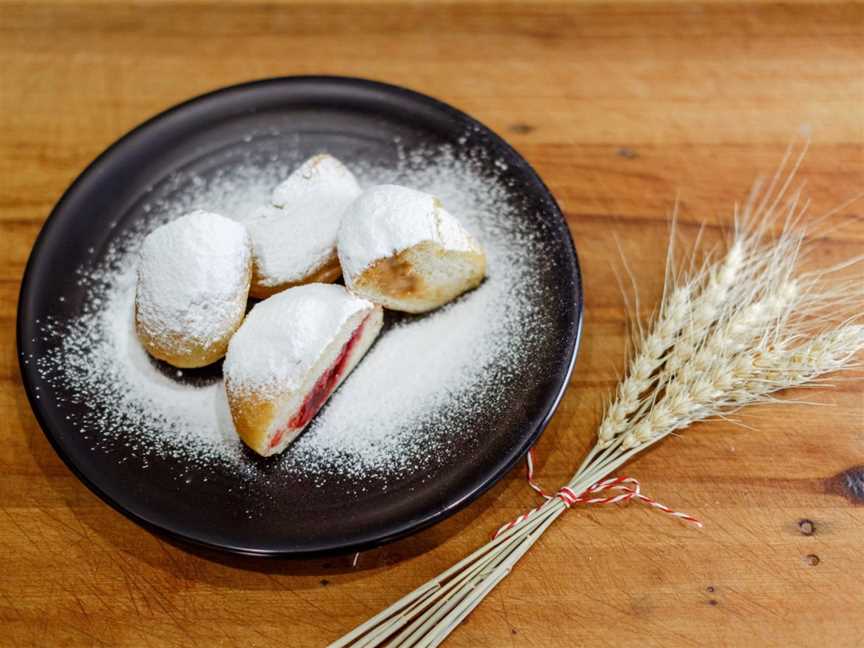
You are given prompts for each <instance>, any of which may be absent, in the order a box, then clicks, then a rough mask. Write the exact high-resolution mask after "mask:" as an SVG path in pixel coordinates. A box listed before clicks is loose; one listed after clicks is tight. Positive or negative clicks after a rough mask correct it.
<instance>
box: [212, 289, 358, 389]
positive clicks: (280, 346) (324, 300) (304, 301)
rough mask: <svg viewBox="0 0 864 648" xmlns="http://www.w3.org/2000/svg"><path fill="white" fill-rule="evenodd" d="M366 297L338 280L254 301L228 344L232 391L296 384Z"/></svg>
mask: <svg viewBox="0 0 864 648" xmlns="http://www.w3.org/2000/svg"><path fill="white" fill-rule="evenodd" d="M372 308H373V305H372V303H371V302H368V301H366V300H365V299H361V298H359V297H355V296H354V295H352V294H350V293H349V292H348V291H346V290H345V288H344V287H342V286H337V285H334V284H308V285H305V286H298V287H297V288H291V289H289V290H286V291H284V292H281V293H279V294H277V295H274V296H273V297H270V298H268V299H266V300H264V301H263V302H260V303H258V304H257V305H256V306H255V307H254V308H253V309H252V311H251V312H250V313H249V314H248V315H247V316H246V320H245V321H244V322H243V325H242V326H241V327H240V329H239V330H238V331H237V333H236V334H235V335H234V337H233V338H231V343H230V345H229V347H228V355H227V356H226V358H225V364H224V367H223V369H224V373H225V377H226V379H228V380H230V381H231V386H232V389H233V390H234V392H236V393H246V394H258V395H260V396H264V397H266V396H267V395H268V394H269V393H271V392H273V391H276V390H278V391H282V392H284V391H293V390H296V389H298V388H299V387H300V385H301V384H302V383H303V380H304V379H305V378H306V377H307V374H308V373H309V371H310V370H311V369H312V367H313V366H314V365H315V363H316V362H317V360H318V358H319V356H320V355H321V353H322V352H323V351H324V349H326V348H327V346H328V345H329V344H330V343H331V342H332V341H333V339H334V338H335V336H336V335H337V334H338V333H339V331H340V330H341V329H342V327H343V326H344V325H345V323H346V322H347V321H348V320H350V319H351V318H352V317H353V316H354V315H356V314H357V313H360V312H362V311H370V310H371V309H372Z"/></svg>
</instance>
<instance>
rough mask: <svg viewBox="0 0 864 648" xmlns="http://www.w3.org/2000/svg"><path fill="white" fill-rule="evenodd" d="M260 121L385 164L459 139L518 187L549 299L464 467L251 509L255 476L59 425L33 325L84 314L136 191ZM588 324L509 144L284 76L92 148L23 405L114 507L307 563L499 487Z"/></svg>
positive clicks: (463, 121)
mask: <svg viewBox="0 0 864 648" xmlns="http://www.w3.org/2000/svg"><path fill="white" fill-rule="evenodd" d="M267 128H274V129H279V132H281V133H286V132H289V133H290V132H293V133H295V134H299V135H301V136H302V137H303V139H304V141H307V142H308V141H312V142H315V141H316V140H317V139H320V140H321V142H322V143H323V144H324V145H325V146H326V147H327V148H328V149H329V150H334V149H335V151H336V153H337V155H339V153H340V152H341V153H344V154H346V155H348V156H349V157H350V156H351V155H352V153H353V154H354V155H356V154H358V152H359V154H361V155H363V156H365V157H367V158H371V159H377V160H380V161H387V160H389V159H391V158H392V157H393V155H394V150H395V149H394V140H398V141H400V142H401V143H402V145H403V146H405V147H408V148H410V147H412V146H419V145H430V146H440V145H442V144H452V145H453V146H454V148H456V149H457V150H458V149H459V148H460V147H462V148H464V147H466V146H471V147H474V148H479V149H482V150H485V151H487V152H488V153H489V154H490V155H489V156H488V160H489V162H488V163H489V164H490V165H492V164H493V160H494V161H496V162H495V163H496V164H497V173H498V174H499V176H502V175H503V178H504V180H506V181H507V183H508V186H510V187H513V188H514V191H515V192H516V194H518V199H519V204H520V208H519V210H518V212H517V213H518V218H520V219H527V221H528V224H529V226H530V227H531V228H532V231H536V235H537V236H539V237H541V238H543V239H545V248H544V249H545V250H546V253H547V254H548V255H549V257H550V259H549V261H550V262H549V263H546V264H544V267H545V268H547V269H546V270H545V271H544V274H543V276H541V277H540V281H541V283H543V284H544V286H545V288H546V289H547V290H548V291H551V294H552V296H553V298H551V299H548V300H546V302H544V303H545V307H544V309H543V314H542V316H543V317H544V318H546V319H547V320H548V321H547V322H546V327H545V329H544V330H545V331H546V333H545V334H544V335H545V338H544V339H543V340H542V344H541V345H540V346H539V347H538V348H539V349H541V350H540V351H538V354H537V356H536V357H535V358H534V359H533V362H532V363H530V364H532V365H533V368H532V369H531V371H530V375H529V373H528V370H527V369H526V374H525V379H524V380H521V381H516V382H517V384H518V386H517V387H516V388H514V389H513V390H512V392H511V393H508V394H507V399H508V402H509V403H512V407H507V408H506V409H507V411H506V412H500V411H499V412H488V414H487V415H485V416H484V417H480V418H478V419H477V420H476V421H474V422H473V423H474V424H475V425H476V426H478V429H479V430H480V432H481V433H480V434H478V435H477V436H476V437H474V439H473V441H472V442H471V443H466V444H465V446H464V447H458V448H457V450H458V451H459V452H457V453H456V454H457V456H459V460H458V461H449V462H446V463H444V464H442V465H440V466H438V467H437V468H435V469H434V470H431V471H430V472H427V473H426V474H424V475H403V476H402V477H400V478H399V479H398V480H395V481H394V480H391V481H390V482H389V483H388V484H387V485H386V488H381V489H377V490H376V489H374V488H371V489H367V491H366V492H361V493H359V494H358V491H359V490H360V489H352V488H347V487H346V484H345V483H344V480H342V481H339V480H336V481H334V482H332V483H328V484H325V485H324V486H323V487H321V488H316V487H315V486H314V485H311V484H304V483H302V481H296V480H295V481H294V482H286V483H284V484H280V485H279V486H278V488H279V489H281V491H280V492H277V493H275V495H276V496H277V499H278V500H279V501H280V502H281V505H280V506H278V507H273V508H272V510H268V511H266V512H265V514H264V515H254V516H249V515H248V510H249V509H250V507H251V506H254V505H255V504H257V503H260V499H261V489H259V488H256V485H255V484H252V485H251V486H250V487H245V488H242V489H238V488H232V477H231V474H230V473H226V472H218V471H217V472H215V473H214V474H211V475H209V479H207V480H203V479H200V478H198V477H200V475H195V474H194V471H196V470H200V468H195V467H192V468H189V467H188V466H183V465H182V461H183V460H182V459H178V458H168V457H162V458H158V459H153V458H151V459H150V460H149V465H145V464H142V462H141V461H138V460H128V459H129V457H126V456H124V449H123V446H122V445H117V446H115V447H113V448H112V449H110V450H109V451H94V450H93V449H92V441H91V440H87V439H86V438H85V437H84V436H82V434H81V433H80V432H79V431H76V430H75V429H74V428H73V426H71V425H70V424H69V421H68V420H67V414H68V413H69V408H68V405H67V406H66V408H65V409H64V407H63V405H62V402H63V401H64V400H68V399H67V398H66V397H67V396H68V394H63V393H58V392H57V391H55V390H54V389H55V388H52V387H51V385H49V384H47V383H46V382H45V381H44V380H42V379H41V378H40V375H39V372H38V371H37V370H36V368H35V366H34V364H35V363H33V362H26V359H28V358H34V357H39V356H40V355H41V354H42V353H44V352H45V351H46V347H47V346H48V345H50V344H51V342H49V341H46V340H44V339H43V338H42V337H41V336H40V334H39V321H40V320H41V321H42V322H44V321H45V320H46V318H48V317H49V316H51V317H54V318H58V319H60V320H61V321H62V320H63V319H64V318H71V317H74V316H75V315H76V314H77V313H78V312H79V311H80V309H81V307H82V300H83V296H84V289H83V288H82V287H80V286H79V285H78V284H77V282H76V275H75V271H76V269H77V268H79V267H81V266H82V265H85V264H87V263H90V262H92V261H93V259H92V252H93V250H96V254H97V255H98V254H99V251H101V250H104V249H105V248H106V245H107V244H108V243H110V241H111V240H112V238H113V237H116V236H118V235H119V233H120V232H122V231H123V230H124V228H127V227H130V226H131V225H132V223H131V222H130V221H134V219H135V218H136V214H137V213H138V211H136V209H137V207H136V206H140V202H141V198H142V195H143V194H144V193H145V192H147V191H148V190H149V189H150V188H152V186H154V185H158V184H159V183H160V181H163V180H165V179H166V178H168V177H169V176H170V175H171V174H172V173H174V172H175V171H177V170H178V169H183V168H184V167H185V166H186V165H189V164H192V163H193V162H195V163H198V162H200V160H202V159H206V158H207V157H208V156H210V155H212V156H217V155H218V154H219V152H220V151H224V150H225V149H226V147H231V146H236V145H242V142H247V141H248V138H245V134H246V133H248V132H250V131H261V130H262V129H267ZM255 145H256V143H255V141H253V142H251V143H250V144H249V146H255ZM502 161H503V162H504V163H505V164H504V165H502V164H501V162H502ZM505 168H506V170H505V171H503V172H502V171H501V169H505ZM61 297H63V299H61ZM581 324H582V289H581V280H580V272H579V265H578V261H577V258H576V252H575V249H574V247H573V242H572V240H571V237H570V233H569V230H568V229H567V226H566V223H565V220H564V218H563V215H562V214H561V211H560V209H559V207H558V205H557V204H556V203H555V200H554V198H553V197H552V195H551V194H550V192H549V190H548V189H547V188H546V186H545V185H544V184H543V182H542V181H541V180H540V178H539V177H538V176H537V174H536V173H535V172H534V170H533V169H532V168H531V167H530V166H529V164H528V163H527V162H526V161H525V160H524V159H523V158H522V157H521V156H520V155H519V154H518V153H517V152H516V151H514V150H513V149H512V148H511V147H510V146H509V145H508V144H507V143H506V142H504V141H503V140H502V139H501V138H500V137H498V136H497V135H495V134H494V133H493V132H492V131H490V130H489V129H488V128H486V127H485V126H483V125H481V124H479V123H478V122H477V121H475V120H474V119H472V118H471V117H469V116H468V115H466V114H464V113H462V112H460V111H458V110H456V109H454V108H452V107H450V106H448V105H446V104H444V103H441V102H440V101H437V100H435V99H432V98H430V97H427V96H424V95H421V94H418V93H415V92H411V91H409V90H405V89H403V88H399V87H396V86H391V85H386V84H382V83H375V82H370V81H365V80H360V79H350V78H336V77H293V78H279V79H268V80H262V81H256V82H252V83H247V84H243V85H238V86H233V87H229V88H225V89H222V90H218V91H216V92H212V93H210V94H206V95H203V96H201V97H197V98H195V99H192V100H190V101H188V102H186V103H183V104H181V105H179V106H177V107H175V108H172V109H170V110H168V111H166V112H164V113H162V114H160V115H158V116H157V117H154V118H153V119H151V120H150V121H148V122H146V123H144V124H143V125H141V126H139V127H138V128H136V129H135V130H133V131H132V132H130V133H129V134H127V135H126V136H124V137H123V138H121V139H120V140H119V141H118V142H116V143H115V144H114V145H112V146H111V147H110V148H108V149H107V150H106V151H105V152H104V153H103V154H102V155H100V156H99V157H98V158H97V159H96V160H95V161H94V162H93V163H92V164H91V165H90V166H89V167H88V168H87V169H86V170H85V171H84V173H82V174H81V176H80V177H79V178H78V179H77V180H76V181H75V182H74V183H73V184H72V186H71V187H70V188H69V189H68V190H67V191H66V193H65V194H64V196H63V197H62V199H61V200H60V202H59V203H58V204H57V206H56V207H55V209H54V211H53V212H52V214H51V216H50V217H49V219H48V220H47V222H46V223H45V226H44V227H43V229H42V231H41V233H40V234H39V237H38V239H37V241H36V243H35V245H34V247H33V251H32V253H31V255H30V259H29V261H28V263H27V269H26V271H25V274H24V279H23V282H22V286H21V294H20V299H19V304H18V351H19V358H20V367H21V373H22V376H23V380H24V385H25V387H26V390H27V394H28V397H29V399H30V404H31V406H32V408H33V411H34V413H35V414H36V417H37V419H38V420H39V423H40V425H41V426H42V429H43V430H44V432H45V435H46V436H47V437H48V440H49V441H50V442H51V444H52V445H53V446H54V448H55V450H56V451H57V453H58V454H59V455H60V457H61V458H62V459H63V461H65V462H66V464H67V465H68V466H69V468H70V469H71V470H72V471H73V472H74V473H75V474H76V475H77V476H78V477H79V478H80V479H81V481H83V482H84V483H85V484H86V485H87V486H88V487H89V488H90V489H91V490H93V492H95V493H96V494H97V495H99V496H100V497H101V498H102V499H103V500H105V501H106V502H107V503H108V504H110V505H111V506H113V507H114V508H116V509H117V510H118V511H120V512H121V513H123V514H125V515H127V516H128V517H129V518H131V519H132V520H134V521H136V522H138V523H140V524H142V525H143V526H145V527H147V528H150V529H155V530H158V531H161V532H164V533H167V534H169V535H171V536H173V537H176V538H181V539H183V540H187V541H191V542H193V543H196V544H199V545H204V546H207V547H213V548H218V549H223V550H227V551H231V552H237V553H244V554H254V555H268V556H310V555H313V554H323V553H333V552H340V553H341V552H349V551H351V552H353V551H359V550H362V549H366V548H369V547H372V546H375V545H379V544H382V543H385V542H389V541H392V540H395V539H397V538H400V537H402V536H405V535H408V534H410V533H413V532H416V531H418V530H419V529H422V528H424V527H427V526H429V525H431V524H434V523H435V522H438V521H440V520H442V519H444V518H446V517H447V516H449V515H452V514H453V513H455V512H456V511H457V510H459V509H460V508H462V507H464V506H466V505H467V504H469V503H470V502H472V501H473V500H474V499H476V498H477V497H478V496H479V495H480V494H482V493H483V492H484V491H485V490H487V489H488V488H489V487H490V486H492V484H494V483H495V482H496V481H497V480H498V479H499V478H500V477H501V476H502V475H504V474H505V473H506V472H507V471H508V470H509V469H510V468H512V467H513V466H514V464H515V463H516V462H517V461H518V460H519V459H520V458H521V457H523V456H524V454H525V453H526V452H527V450H528V449H529V448H530V447H531V445H532V444H533V443H534V442H535V441H536V439H537V438H538V436H539V435H540V433H541V432H542V431H543V428H544V427H545V425H546V424H547V422H548V421H549V418H550V417H551V415H552V413H553V411H554V410H555V407H556V406H557V405H558V402H559V400H560V399H561V396H562V394H563V392H564V390H565V389H566V387H567V383H568V379H569V376H570V373H571V371H572V368H573V363H574V361H575V357H576V349H577V346H578V341H579V335H580V331H581ZM518 370H519V368H517V371H518ZM454 443H455V444H459V443H460V441H459V440H458V439H456V440H454ZM252 460H253V459H250V461H252ZM184 471H185V474H186V475H188V474H189V471H192V472H193V474H192V475H191V479H188V480H185V481H184V482H183V483H179V480H178V479H177V475H178V474H180V473H184ZM262 479H263V478H262ZM187 481H188V482H191V483H186V482H187ZM259 486H260V487H261V488H266V487H267V486H266V485H265V484H263V483H262V484H260V485H259ZM349 492H350V494H349ZM272 494H273V493H271V495H272Z"/></svg>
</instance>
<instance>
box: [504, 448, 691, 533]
mask: <svg viewBox="0 0 864 648" xmlns="http://www.w3.org/2000/svg"><path fill="white" fill-rule="evenodd" d="M525 461H526V463H527V464H528V485H529V486H530V487H531V488H532V489H533V490H535V491H536V492H537V493H539V494H540V495H541V496H542V497H543V499H546V500H551V499H555V498H558V499H560V500H561V501H562V502H564V506H566V507H567V508H568V509H569V508H570V507H571V506H573V505H574V504H619V503H621V502H628V501H630V500H636V501H638V502H642V503H643V504H647V505H648V506H650V507H652V508H654V509H657V510H658V511H660V512H662V513H665V514H667V515H671V516H672V517H675V518H678V519H679V520H682V521H683V522H686V523H688V524H692V525H694V526H696V527H699V528H702V523H701V522H700V521H699V520H697V519H696V518H695V517H693V516H692V515H688V514H687V513H682V512H681V511H673V510H672V509H670V508H669V507H668V506H666V505H665V504H661V503H660V502H658V501H657V500H655V499H653V498H651V497H648V496H647V495H643V494H642V491H641V487H640V484H639V481H638V480H636V479H634V478H632V477H607V478H606V479H601V480H600V481H598V482H596V483H594V484H592V485H591V486H589V487H588V488H586V489H585V490H584V491H583V492H582V493H577V492H576V491H574V490H573V489H572V488H570V487H569V486H562V487H561V488H560V489H559V490H558V492H557V493H555V494H554V495H550V494H549V493H547V492H546V491H544V490H543V487H542V486H540V484H538V483H537V482H536V481H534V451H533V450H529V451H528V455H527V456H526V458H525ZM605 491H611V492H614V493H615V494H614V495H605V496H600V497H597V494H598V493H603V492H605ZM538 510H540V507H539V506H538V507H535V508H533V509H531V510H530V511H528V512H527V513H523V514H522V515H520V516H519V517H517V518H516V519H515V520H512V521H511V522H508V523H507V524H505V525H504V526H502V527H501V528H500V529H498V531H496V532H495V536H494V537H496V538H497V537H498V536H499V535H501V534H502V533H504V532H505V531H507V530H508V529H512V528H513V527H514V526H516V525H517V524H520V523H522V522H524V521H525V520H527V519H528V518H529V517H531V516H532V515H533V514H534V513H536V512H537V511H538Z"/></svg>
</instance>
